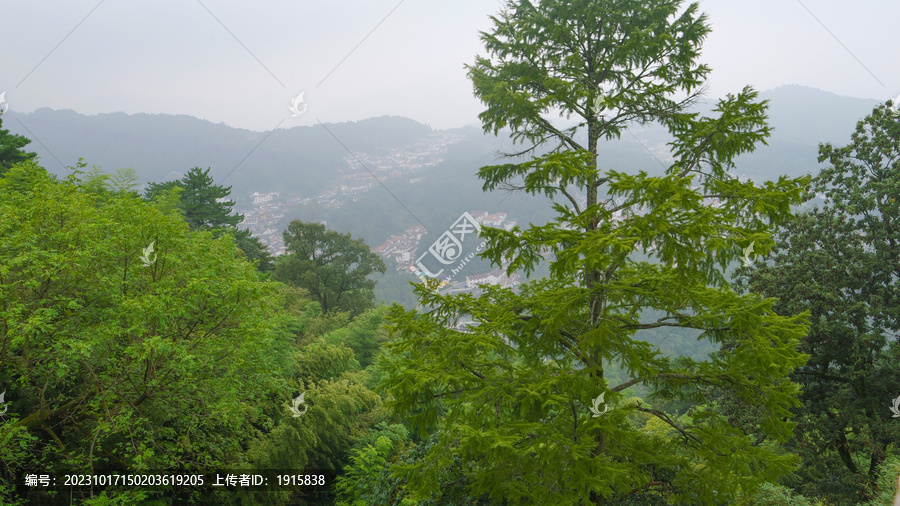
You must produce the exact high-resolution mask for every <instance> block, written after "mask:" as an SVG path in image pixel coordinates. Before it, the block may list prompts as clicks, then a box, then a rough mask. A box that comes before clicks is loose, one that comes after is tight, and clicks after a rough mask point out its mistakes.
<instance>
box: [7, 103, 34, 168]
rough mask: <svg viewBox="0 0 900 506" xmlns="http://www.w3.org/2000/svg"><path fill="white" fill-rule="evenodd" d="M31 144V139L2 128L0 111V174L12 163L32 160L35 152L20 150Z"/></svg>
mask: <svg viewBox="0 0 900 506" xmlns="http://www.w3.org/2000/svg"><path fill="white" fill-rule="evenodd" d="M29 144H31V139H28V138H27V137H24V136H21V135H15V134H10V133H9V130H4V129H3V114H2V113H0V176H2V175H3V173H4V172H6V171H7V170H9V169H10V167H12V166H13V165H15V164H17V163H21V162H27V161H29V160H33V159H34V158H35V157H36V156H37V153H29V152H27V151H22V148H24V147H25V146H27V145H29Z"/></svg>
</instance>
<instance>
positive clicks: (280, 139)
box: [4, 85, 879, 195]
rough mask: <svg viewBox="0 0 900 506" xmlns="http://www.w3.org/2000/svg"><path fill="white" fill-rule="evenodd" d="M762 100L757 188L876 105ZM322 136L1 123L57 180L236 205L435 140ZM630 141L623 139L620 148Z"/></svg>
mask: <svg viewBox="0 0 900 506" xmlns="http://www.w3.org/2000/svg"><path fill="white" fill-rule="evenodd" d="M760 98H762V99H767V100H769V101H770V107H769V116H770V125H771V126H772V127H773V128H774V130H773V134H772V137H771V138H770V139H769V146H760V148H759V149H758V150H757V152H755V153H752V154H749V155H744V156H743V157H741V158H740V160H739V167H738V169H739V172H741V173H744V174H749V175H752V176H758V177H765V178H769V177H775V176H777V175H778V174H782V173H787V174H790V175H800V174H803V173H806V172H810V171H812V172H814V171H815V166H816V162H815V155H816V150H817V146H818V143H820V142H833V143H838V144H842V143H846V142H848V141H849V139H850V134H851V133H852V132H853V129H854V126H855V124H856V122H857V121H858V120H859V119H861V118H862V117H863V116H865V115H866V114H867V113H869V112H870V111H871V109H872V108H873V107H874V106H875V105H876V104H878V103H879V102H878V101H877V100H871V99H858V98H850V97H843V96H839V95H835V94H833V93H829V92H825V91H822V90H818V89H813V88H808V87H804V86H797V85H789V86H780V87H778V88H775V89H772V90H768V91H764V92H761V93H760ZM709 102H712V101H709ZM324 126H325V127H326V128H322V126H319V125H315V126H306V127H294V128H289V129H278V130H275V131H273V132H271V133H267V132H256V131H252V130H247V129H241V128H234V127H230V126H227V125H225V124H222V123H219V124H215V123H212V122H209V121H206V120H202V119H198V118H194V117H191V116H186V115H165V114H145V113H140V114H130V115H129V114H126V113H121V112H119V113H105V114H97V115H90V116H89V115H84V114H79V113H77V112H74V111H71V110H53V109H48V108H42V109H38V110H36V111H34V112H32V113H28V114H21V113H16V112H15V111H8V112H7V113H6V114H5V115H4V128H7V129H9V130H10V131H12V132H13V133H18V134H22V135H25V136H26V137H28V138H31V139H33V140H34V141H35V142H33V143H32V144H31V145H30V146H29V148H30V149H31V150H32V151H35V152H37V153H38V155H39V156H40V159H41V163H42V164H43V165H44V166H45V167H47V169H48V170H50V171H51V172H53V173H55V174H58V175H65V174H66V173H67V171H66V170H65V168H64V166H71V165H74V164H75V162H76V161H77V159H78V158H79V157H84V159H85V161H86V162H87V163H88V165H89V166H92V165H99V166H101V167H102V168H103V169H104V170H105V171H107V172H113V171H115V169H117V168H120V167H133V168H134V169H135V170H136V171H137V173H138V175H139V176H140V179H141V182H149V181H163V180H165V179H166V178H167V177H171V176H172V174H173V173H184V172H186V171H187V170H188V169H190V168H191V167H194V166H199V167H203V168H206V167H211V168H212V170H211V175H212V176H213V177H214V178H215V180H216V181H217V182H223V183H224V184H226V185H232V186H233V187H234V190H233V193H234V194H235V195H237V194H241V195H246V194H249V193H250V192H253V191H258V192H268V191H281V190H284V189H291V190H297V191H298V193H302V194H306V195H314V194H316V193H318V192H320V191H322V190H323V189H325V188H327V187H329V186H330V185H334V184H335V182H336V181H338V180H339V172H340V171H341V170H342V169H343V167H345V166H346V162H345V161H344V160H343V159H344V157H346V156H347V155H348V152H347V149H349V150H351V151H353V152H354V153H368V154H372V155H381V156H384V155H386V154H388V153H389V152H391V151H392V150H394V149H398V148H401V147H403V146H407V145H412V144H414V143H415V142H417V141H420V140H421V139H423V138H424V137H426V136H427V135H429V134H430V133H432V132H433V130H432V129H431V127H429V126H427V125H424V124H421V123H418V122H416V121H414V120H411V119H408V118H404V117H398V116H382V117H378V118H370V119H366V120H362V121H357V122H345V123H334V124H326V125H324ZM449 131H452V132H464V133H465V135H466V137H467V138H469V139H470V140H471V141H473V142H474V144H467V146H469V147H470V148H471V147H473V146H478V148H479V150H481V149H487V146H496V145H499V144H507V143H508V139H506V138H501V139H494V138H493V136H491V135H483V134H482V133H481V131H480V129H477V128H471V127H464V128H459V129H451V130H449ZM664 134H666V132H665V131H664V130H662V129H661V128H658V127H657V128H652V127H651V128H649V129H646V130H644V131H642V132H641V131H636V135H637V136H639V137H642V138H644V139H645V140H646V142H644V141H642V142H644V144H645V145H646V144H647V143H648V142H651V141H650V139H654V140H653V141H652V142H655V143H657V144H660V143H661V144H664V143H665V142H666V139H665V137H664ZM501 137H503V136H502V135H501ZM630 139H631V138H630V136H628V135H626V136H623V140H624V141H628V140H630ZM631 144H634V143H631ZM631 144H628V143H626V142H622V143H621V144H615V145H610V146H609V147H610V148H612V149H616V150H622V151H623V152H626V151H627V152H631V155H629V156H633V157H637V160H645V159H646V160H649V161H650V162H652V164H656V165H657V168H658V164H657V162H656V161H653V160H652V159H650V158H649V155H647V153H646V151H644V150H643V148H641V147H639V146H637V144H634V145H631ZM457 154H458V155H461V153H457ZM474 158H478V157H477V156H476V157H474ZM641 163H643V162H641ZM236 167H237V168H236ZM476 169H477V168H476ZM229 173H230V176H228V175H229ZM226 176H228V178H227V179H225V177H226ZM471 177H474V171H473V173H472V174H471ZM223 180H224V181H223Z"/></svg>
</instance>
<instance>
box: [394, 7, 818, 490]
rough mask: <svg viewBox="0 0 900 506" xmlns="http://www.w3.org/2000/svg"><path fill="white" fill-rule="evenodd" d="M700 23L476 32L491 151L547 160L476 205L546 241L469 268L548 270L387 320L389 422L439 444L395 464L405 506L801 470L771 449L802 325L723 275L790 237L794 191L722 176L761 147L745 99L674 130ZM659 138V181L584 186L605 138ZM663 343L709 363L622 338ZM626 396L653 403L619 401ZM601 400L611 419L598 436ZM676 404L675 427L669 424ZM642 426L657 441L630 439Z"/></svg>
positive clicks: (485, 175) (708, 483) (608, 175)
mask: <svg viewBox="0 0 900 506" xmlns="http://www.w3.org/2000/svg"><path fill="white" fill-rule="evenodd" d="M697 10H698V7H697V5H696V4H691V5H689V6H687V7H682V3H681V2H679V1H658V2H653V5H651V6H648V5H647V4H646V2H638V1H634V0H617V1H609V2H593V1H588V0H550V1H542V2H540V4H539V5H534V4H532V3H531V2H529V1H526V0H522V1H512V2H509V3H508V4H507V9H506V10H504V11H503V12H502V13H501V15H500V16H499V17H497V18H493V20H494V25H495V26H494V30H493V31H492V32H490V33H483V34H482V40H483V41H484V42H485V45H486V47H487V49H488V50H489V51H490V53H491V56H492V58H491V59H489V58H484V57H478V58H477V59H476V63H475V65H473V66H469V67H468V68H469V76H470V78H471V79H472V81H473V86H474V89H475V94H476V96H477V97H478V98H479V99H481V100H482V102H484V103H485V105H486V106H487V109H486V110H485V111H484V112H483V113H482V114H481V115H480V116H479V117H480V118H481V119H482V122H483V125H484V129H485V131H486V132H487V131H494V132H495V133H497V132H498V131H499V130H500V129H502V128H509V129H511V130H512V135H513V137H514V138H515V139H517V140H519V141H521V142H523V143H528V144H531V146H530V147H528V148H526V149H525V150H524V151H523V152H522V153H519V154H527V153H531V152H535V150H536V149H537V147H538V146H540V145H542V144H544V143H547V142H553V143H554V145H556V146H557V147H556V148H555V149H553V150H551V151H550V152H549V153H546V154H542V155H539V156H538V155H536V154H535V155H534V156H533V157H532V158H531V159H530V160H526V161H523V162H520V163H506V164H502V165H494V166H488V167H483V168H482V169H481V170H480V171H479V177H480V178H481V179H482V181H483V182H484V189H485V190H494V189H498V188H514V189H520V190H524V191H526V192H528V193H531V194H535V195H544V196H547V197H549V198H552V199H558V200H554V202H555V205H554V210H555V211H556V216H557V217H556V218H555V219H554V220H553V221H552V222H550V223H548V224H546V225H531V226H530V227H529V228H527V229H520V228H519V227H516V228H514V229H512V230H511V231H505V230H500V229H491V228H485V229H483V235H484V236H485V237H486V238H487V240H488V244H489V248H488V249H487V251H486V252H485V254H484V257H485V258H487V259H489V260H490V261H491V262H492V263H493V264H495V265H499V264H501V262H502V261H508V262H509V263H510V267H509V271H524V272H526V273H529V272H533V271H534V270H535V269H536V267H537V266H538V265H539V264H540V263H541V262H542V261H544V259H545V258H546V257H549V258H550V275H549V276H548V277H547V278H545V279H541V280H538V281H532V282H529V283H526V284H524V285H523V286H522V287H521V290H520V291H519V292H518V293H517V292H513V291H512V290H508V289H501V288H499V287H488V288H486V289H485V293H484V295H482V296H479V297H473V296H471V295H468V294H463V295H459V296H447V297H444V296H439V295H436V294H435V293H433V292H431V291H429V290H427V289H425V288H422V287H419V288H417V293H418V295H419V298H420V301H421V303H422V306H423V307H427V308H432V310H431V311H430V312H427V313H425V314H418V313H416V312H412V311H405V310H403V309H402V308H400V307H399V306H394V307H393V308H392V309H391V311H390V312H389V314H388V318H387V319H388V321H389V323H390V325H391V328H392V330H393V333H394V337H393V338H392V340H391V341H389V342H388V343H387V344H386V345H385V348H386V350H387V354H386V355H384V356H383V357H382V358H380V359H379V361H378V368H379V369H380V370H381V371H382V374H383V376H382V387H383V388H384V389H385V392H386V394H387V395H386V398H387V399H388V401H387V403H388V405H389V406H391V407H392V408H393V409H394V410H395V412H396V413H397V415H399V416H404V417H408V421H409V423H410V425H411V427H413V428H414V429H415V430H416V431H417V432H418V433H420V434H428V433H431V434H433V439H432V440H431V441H432V443H431V444H432V445H431V446H429V447H428V448H427V449H425V448H424V446H423V448H422V449H421V451H422V453H421V454H420V457H418V458H416V459H413V460H412V461H411V462H410V463H408V464H404V465H402V466H400V465H397V466H395V468H396V473H395V476H397V477H398V478H400V479H402V480H403V481H404V482H405V485H404V490H405V492H406V493H407V494H408V497H409V498H410V499H412V500H416V501H419V500H427V499H428V498H433V497H441V496H442V494H443V496H444V497H446V492H445V491H444V490H443V487H444V485H445V484H446V483H447V481H446V480H447V473H448V472H450V473H451V474H453V475H454V476H453V479H451V480H450V481H451V482H452V483H454V484H455V486H456V487H460V488H462V489H463V490H465V495H466V497H467V498H468V500H476V498H477V500H481V499H482V498H484V499H489V500H491V501H494V502H503V501H506V502H509V503H515V504H563V503H566V504H572V503H579V502H582V503H606V504H722V503H729V502H734V501H735V500H736V499H737V497H738V496H739V495H741V494H753V493H754V492H755V491H756V489H757V488H758V487H759V486H761V485H762V484H763V483H765V482H767V481H775V480H777V479H778V478H779V477H780V476H782V475H784V474H785V473H786V472H788V471H789V470H791V469H792V468H793V467H794V465H795V464H796V461H797V459H796V458H794V457H792V456H791V455H788V454H786V453H785V452H784V451H783V450H782V449H781V448H780V446H779V443H780V442H783V441H784V440H785V439H786V438H787V437H788V436H789V435H790V434H791V430H792V428H793V424H792V423H791V422H790V421H789V418H790V415H791V413H790V411H789V408H790V407H792V406H795V405H796V404H797V395H798V387H797V385H796V384H795V383H793V382H792V381H790V380H789V378H788V375H789V373H790V372H791V371H792V370H793V369H794V368H796V367H797V366H799V365H802V364H803V363H804V362H805V357H804V356H803V355H802V354H800V353H799V352H798V351H797V349H796V348H797V345H798V342H799V338H800V337H801V336H802V335H804V333H805V331H806V325H807V321H806V317H805V315H800V316H790V317H788V316H779V315H777V314H775V312H774V311H773V305H774V303H775V300H774V299H765V298H763V297H761V296H758V295H755V294H748V295H740V294H737V293H735V291H734V290H733V289H732V288H731V286H730V284H729V283H728V282H727V280H726V268H727V266H728V265H729V263H730V262H732V261H734V260H736V259H737V258H738V257H739V255H740V254H741V252H742V249H743V248H744V247H746V245H747V244H749V243H750V242H751V241H755V242H756V244H757V245H758V246H759V247H761V248H764V249H768V248H769V247H771V244H772V241H771V239H770V237H769V230H770V229H771V227H772V226H773V225H776V224H778V223H781V222H784V221H785V220H787V219H789V217H790V216H791V210H790V206H791V205H792V204H795V203H799V202H800V199H801V197H802V194H803V192H802V189H803V188H804V187H805V186H806V184H807V183H808V180H807V179H798V180H789V179H787V178H784V177H782V178H781V179H779V180H778V181H777V182H767V183H765V184H764V185H762V186H757V185H755V184H754V183H752V182H741V181H739V180H738V179H737V178H736V177H735V176H733V175H731V174H729V172H728V171H729V169H730V168H731V167H733V160H734V157H736V156H737V155H739V154H741V153H745V152H748V151H751V150H752V149H753V148H754V147H755V146H756V145H757V144H758V143H759V142H760V141H762V140H763V139H764V138H765V137H766V136H767V135H768V133H769V129H768V127H767V126H766V122H765V103H758V102H756V101H755V99H756V97H757V94H756V92H755V91H753V90H752V89H749V88H747V89H745V90H743V91H742V92H741V93H740V94H738V95H736V96H728V97H727V98H726V99H724V100H722V101H720V102H719V104H718V107H717V108H716V109H715V110H714V111H713V112H714V113H715V114H714V116H713V117H703V116H699V115H697V114H689V113H686V112H685V108H686V106H687V105H689V104H690V103H692V102H693V100H694V98H695V97H696V92H697V90H698V89H699V87H700V86H701V85H702V80H703V77H704V76H705V75H706V74H707V73H708V71H709V69H708V68H707V67H705V66H703V65H700V64H698V63H696V58H697V56H698V54H699V46H700V42H701V41H702V39H703V38H704V37H705V36H706V34H707V33H708V27H707V26H706V23H705V17H704V16H702V15H698V13H697ZM601 94H602V95H603V97H605V100H606V105H605V106H603V107H602V108H601V107H599V106H597V105H596V104H597V98H598V96H600V95H601ZM676 94H678V95H682V96H687V97H688V98H687V99H686V100H682V101H680V102H678V101H675V100H674V99H673V98H672V97H673V96H674V95H676ZM557 110H558V111H561V113H562V114H563V115H565V116H567V117H571V116H576V117H577V118H578V123H577V124H576V125H575V126H573V127H571V128H569V129H565V130H563V129H559V128H557V127H556V126H554V124H553V123H552V122H551V121H550V120H548V119H546V118H545V117H544V116H543V115H544V113H547V112H549V111H557ZM653 121H655V122H659V123H661V124H663V125H665V126H667V127H668V129H669V131H670V133H672V135H673V136H674V138H675V140H674V141H673V142H672V143H671V145H672V147H673V152H674V153H675V155H676V159H675V162H673V164H672V165H671V166H670V167H669V168H668V170H667V171H666V173H665V174H664V175H663V176H660V177H651V176H649V175H648V174H647V173H646V172H643V171H642V172H639V173H637V174H628V173H623V172H619V171H616V170H613V169H608V170H605V171H601V170H600V169H599V167H598V161H597V152H598V151H597V149H598V141H599V140H600V139H611V138H616V137H618V136H620V135H621V133H622V132H623V131H624V129H625V128H627V127H628V125H630V124H631V123H634V122H638V123H647V122H653ZM582 127H587V136H586V138H587V143H586V144H585V145H582V144H581V143H580V142H579V141H578V140H577V139H581V138H583V137H584V136H581V137H579V136H578V135H576V134H577V133H578V129H579V128H582ZM577 195H585V196H586V200H587V203H586V205H585V206H581V205H579V199H578V198H576V196H577ZM599 195H608V196H609V197H610V198H609V199H608V200H601V199H600V198H599ZM712 197H715V198H717V199H718V200H719V202H718V203H713V202H710V200H709V199H710V198H712ZM613 199H615V200H613ZM636 248H639V249H641V250H642V252H643V253H644V254H645V255H646V256H645V257H638V255H636V254H635V249H636ZM654 312H655V313H656V314H660V316H659V317H658V318H656V319H655V320H644V319H642V315H645V314H648V315H650V314H654ZM461 315H468V316H470V317H471V318H472V319H473V321H474V322H475V323H474V324H473V325H472V326H470V327H469V329H468V330H466V331H458V330H455V329H454V327H455V324H456V322H457V321H458V319H459V318H460V316H461ZM669 327H674V328H681V329H688V330H690V331H695V332H698V333H699V336H698V339H702V340H705V341H709V342H710V343H713V344H714V345H715V348H717V349H719V351H717V352H716V353H715V354H713V355H711V356H707V357H706V359H705V360H698V359H691V358H688V357H674V358H673V357H666V356H665V355H663V354H662V353H661V352H660V351H659V350H658V349H656V348H654V347H653V346H651V345H650V344H648V343H647V342H645V341H642V340H639V339H638V338H637V336H636V334H637V332H638V331H641V330H648V329H662V328H669ZM611 364H614V365H615V368H614V369H615V370H614V371H612V369H613V368H612V367H610V365H611ZM611 372H614V373H615V374H610V373H611ZM617 376H620V377H622V378H627V379H623V380H616V377H617ZM614 381H620V382H619V383H618V384H616V383H614ZM630 387H641V388H643V389H645V391H646V392H648V394H647V399H646V400H640V399H638V400H636V401H634V402H627V403H626V402H623V401H624V399H623V394H624V390H626V389H627V388H630ZM600 394H603V395H604V396H605V406H604V408H606V409H607V411H605V412H604V413H603V414H602V415H600V416H592V415H591V412H590V411H589V409H588V408H589V407H590V406H591V403H592V400H593V399H595V398H597V397H598V396H599V395H600ZM726 395H727V396H731V397H732V398H733V399H736V400H737V401H739V402H740V403H741V404H742V405H744V406H745V407H746V408H747V409H753V410H757V413H758V414H759V417H758V419H757V420H756V424H755V426H754V427H753V428H752V429H753V430H752V431H751V430H747V429H744V428H743V427H742V426H740V425H739V424H736V423H732V421H731V420H730V419H729V417H728V416H726V415H724V414H722V413H720V412H719V411H718V410H717V406H716V402H717V400H718V399H719V398H721V397H723V396H726ZM673 402H677V403H682V402H688V403H689V409H688V410H687V412H684V413H676V412H672V411H671V410H669V409H667V406H668V405H669V403H673ZM638 414H643V415H648V416H649V417H651V418H653V419H656V420H658V422H661V423H663V424H665V425H666V426H668V428H669V431H670V432H666V431H660V428H659V427H653V426H651V427H650V428H649V429H648V430H644V429H643V427H645V426H647V423H646V422H644V423H641V424H640V425H638V424H636V423H634V422H633V418H634V416H635V415H638ZM657 425H658V423H657ZM448 470H450V471H448ZM536 484H540V486H536Z"/></svg>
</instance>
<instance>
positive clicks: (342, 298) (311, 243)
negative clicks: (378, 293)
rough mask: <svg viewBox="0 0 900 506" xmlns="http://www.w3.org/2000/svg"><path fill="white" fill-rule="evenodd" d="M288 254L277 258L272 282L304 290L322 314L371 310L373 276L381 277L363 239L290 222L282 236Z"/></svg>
mask: <svg viewBox="0 0 900 506" xmlns="http://www.w3.org/2000/svg"><path fill="white" fill-rule="evenodd" d="M284 243H285V245H286V247H287V251H288V252H287V254H285V255H282V256H281V257H279V258H278V260H277V262H276V265H275V274H274V277H275V279H277V280H279V281H282V282H284V283H287V284H289V285H293V286H299V287H301V288H304V289H306V290H307V291H308V292H309V293H310V295H312V296H313V297H314V298H315V299H316V300H317V301H318V302H319V304H321V306H322V310H323V311H324V312H325V313H329V312H331V311H349V312H350V313H351V314H352V315H357V314H360V313H362V312H363V311H365V310H366V309H369V308H371V307H373V306H374V304H375V296H374V292H373V290H374V288H375V282H374V281H372V280H370V279H368V276H369V275H370V274H372V273H374V272H381V273H384V271H385V265H384V262H382V261H381V257H379V256H378V255H377V254H375V253H373V252H372V250H370V249H369V247H368V246H367V245H366V243H365V242H363V241H362V239H355V240H354V239H352V238H351V237H350V234H341V233H339V232H335V231H333V230H326V229H325V225H321V224H319V223H303V222H301V221H293V222H291V224H290V225H289V226H288V228H287V230H285V232H284Z"/></svg>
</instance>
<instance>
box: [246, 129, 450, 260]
mask: <svg viewBox="0 0 900 506" xmlns="http://www.w3.org/2000/svg"><path fill="white" fill-rule="evenodd" d="M463 138H464V136H462V135H458V134H451V133H447V132H434V133H432V134H430V135H428V136H426V137H424V138H423V139H422V140H420V141H419V142H417V143H415V144H413V145H411V146H407V147H405V148H403V149H396V150H394V151H393V152H392V153H391V154H389V155H387V156H381V157H379V156H372V155H368V154H366V153H357V154H355V155H352V156H351V155H347V156H345V157H344V163H345V164H346V168H345V169H344V170H343V171H342V172H343V174H342V175H341V179H340V183H339V184H337V185H336V186H334V187H332V188H330V189H327V190H325V191H323V192H322V193H321V194H319V195H316V196H315V197H300V196H296V197H292V198H289V199H280V198H279V196H280V192H274V193H256V192H254V193H253V194H252V195H251V197H252V199H253V200H252V207H251V208H250V209H240V210H237V211H238V212H239V213H241V214H243V215H244V221H243V222H242V223H241V224H240V225H239V226H240V227H241V228H245V229H248V230H250V232H251V233H252V234H253V235H254V236H256V237H258V238H259V240H260V241H262V242H263V244H265V245H266V246H267V247H268V248H269V252H270V253H272V254H273V255H275V256H278V255H282V254H284V252H285V246H284V239H283V237H282V234H281V231H280V230H278V228H277V224H278V220H280V219H281V218H283V217H284V215H285V213H286V212H287V211H288V210H289V209H290V208H291V207H293V206H295V205H297V204H299V205H306V204H310V203H312V202H315V203H317V204H318V205H319V206H320V207H322V208H325V209H334V208H338V207H341V206H342V205H343V204H344V203H345V202H347V201H351V200H352V201H355V200H357V199H358V198H359V195H360V194H362V193H365V192H367V191H369V190H370V189H371V188H372V187H374V186H376V185H377V184H378V183H377V182H376V180H375V177H377V178H378V179H379V180H382V181H384V180H388V179H396V178H401V177H403V175H404V173H405V172H408V171H410V170H414V169H421V168H422V167H429V166H432V165H437V164H438V163H440V162H441V161H443V158H441V156H442V155H443V154H444V153H446V152H447V147H448V146H449V145H451V144H453V143H455V142H459V141H460V140H462V139H463ZM373 175H374V176H375V177H373Z"/></svg>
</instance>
